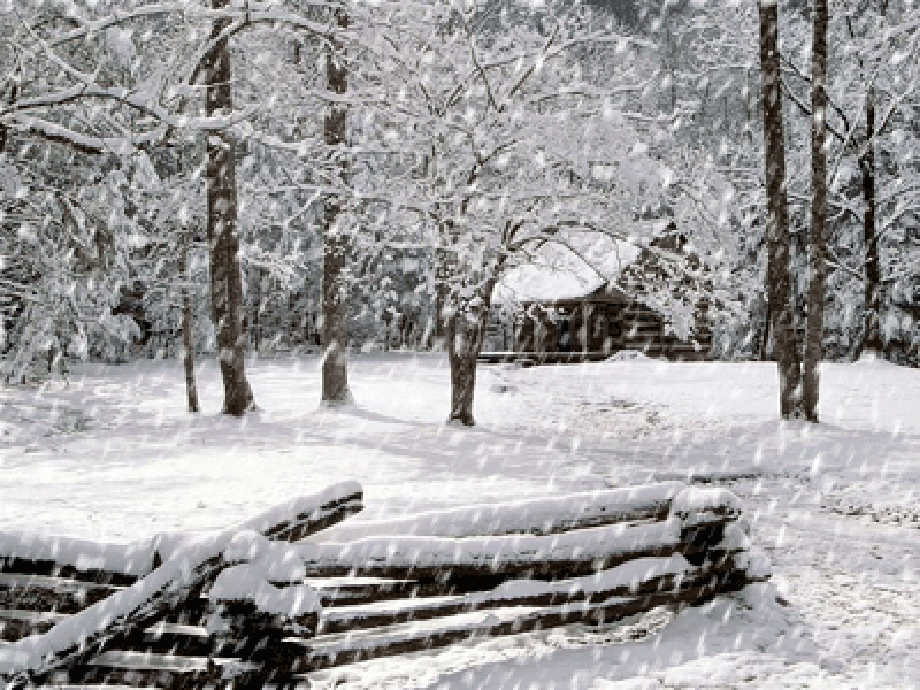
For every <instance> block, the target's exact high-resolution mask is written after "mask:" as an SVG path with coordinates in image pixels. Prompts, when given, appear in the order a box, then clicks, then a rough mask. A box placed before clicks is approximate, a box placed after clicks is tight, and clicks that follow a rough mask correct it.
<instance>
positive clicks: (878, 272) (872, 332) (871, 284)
mask: <svg viewBox="0 0 920 690" xmlns="http://www.w3.org/2000/svg"><path fill="white" fill-rule="evenodd" d="M874 137H875V89H874V88H873V87H872V86H871V85H870V86H869V87H868V88H867V89H866V151H865V153H864V154H863V155H862V156H861V157H860V159H859V167H860V168H861V170H862V188H863V202H864V203H865V207H866V209H865V215H864V216H863V242H864V243H865V247H866V284H865V295H866V325H865V328H866V335H865V340H864V343H863V347H862V348H861V349H862V350H869V351H872V352H876V353H879V352H881V351H882V328H881V318H880V317H881V310H882V300H881V290H880V288H881V282H882V269H881V263H880V262H879V254H878V238H877V237H876V234H875V139H874Z"/></svg>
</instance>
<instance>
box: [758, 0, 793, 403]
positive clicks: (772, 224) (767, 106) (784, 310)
mask: <svg viewBox="0 0 920 690" xmlns="http://www.w3.org/2000/svg"><path fill="white" fill-rule="evenodd" d="M778 23H779V21H778V10H777V3H776V0H760V71H761V79H762V81H763V107H764V163H765V173H766V183H767V253H768V254H767V301H768V303H769V305H770V311H769V313H770V318H771V324H770V330H771V331H772V332H773V342H774V351H775V354H776V359H777V365H778V368H779V380H780V415H781V416H782V418H783V419H794V418H800V417H802V416H803V409H802V407H803V405H802V387H801V378H802V376H801V369H800V366H799V357H798V352H797V349H796V342H795V340H796V339H795V331H794V321H793V306H792V291H791V282H790V279H789V211H788V207H787V204H786V182H785V177H786V165H785V148H784V145H783V110H782V100H781V98H780V93H781V87H782V84H781V75H780V59H779V50H778V47H777V33H778Z"/></svg>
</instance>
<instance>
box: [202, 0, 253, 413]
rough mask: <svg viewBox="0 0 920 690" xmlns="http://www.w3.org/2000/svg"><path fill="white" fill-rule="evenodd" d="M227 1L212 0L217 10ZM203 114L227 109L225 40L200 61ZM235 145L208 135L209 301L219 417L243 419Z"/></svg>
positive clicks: (246, 402) (222, 24) (248, 404)
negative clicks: (220, 385) (220, 386)
mask: <svg viewBox="0 0 920 690" xmlns="http://www.w3.org/2000/svg"><path fill="white" fill-rule="evenodd" d="M229 4H230V0H213V2H212V7H213V8H214V9H215V10H219V9H221V8H223V7H226V6H228V5H229ZM230 21H231V20H230V19H218V20H216V21H215V22H214V28H213V30H212V32H211V39H212V40H213V39H215V38H216V37H217V36H219V35H220V33H221V32H222V31H223V30H224V29H226V28H227V26H228V25H229V24H230ZM204 68H205V69H204V72H205V84H206V85H207V91H206V96H205V114H206V115H208V116H212V115H229V114H230V112H231V109H232V101H231V98H232V85H231V74H230V52H229V50H228V46H227V39H223V40H220V41H217V42H216V43H215V45H214V48H213V49H212V50H211V52H210V53H208V55H207V57H206V58H205V65H204ZM234 155H235V146H234V141H233V137H232V135H231V134H230V132H227V131H221V132H213V133H210V134H209V135H208V145H207V179H208V244H209V246H210V249H211V299H212V302H213V310H214V324H215V327H216V330H217V352H218V360H219V361H220V372H221V377H222V378H223V382H224V407H223V412H224V414H230V415H236V416H242V415H243V414H245V413H246V412H247V411H248V410H251V409H253V408H254V407H255V402H254V400H253V395H252V389H251V388H250V386H249V382H248V381H247V380H246V371H245V361H244V360H245V345H246V343H245V331H244V328H243V324H244V320H245V311H244V305H243V284H242V278H241V276H240V264H239V257H238V253H239V237H238V235H237V201H236V162H235V159H234Z"/></svg>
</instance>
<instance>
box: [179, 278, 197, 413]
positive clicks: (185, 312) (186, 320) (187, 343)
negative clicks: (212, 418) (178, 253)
mask: <svg viewBox="0 0 920 690" xmlns="http://www.w3.org/2000/svg"><path fill="white" fill-rule="evenodd" d="M182 345H183V346H184V347H185V357H184V360H185V392H186V393H187V394H188V411H189V412H198V410H199V408H198V386H197V384H196V383H195V344H194V339H193V337H192V300H191V298H190V297H189V295H188V293H186V294H184V295H182Z"/></svg>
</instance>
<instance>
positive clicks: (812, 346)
mask: <svg viewBox="0 0 920 690" xmlns="http://www.w3.org/2000/svg"><path fill="white" fill-rule="evenodd" d="M814 3H815V4H814V13H813V17H812V20H813V25H814V26H813V29H812V32H813V35H812V42H813V44H812V50H811V112H812V121H811V228H810V232H809V237H808V239H809V245H810V247H809V249H810V251H809V260H810V263H811V276H810V279H809V282H808V318H807V321H806V325H805V366H804V367H803V372H802V377H803V382H804V399H805V400H804V401H805V417H806V419H808V421H810V422H817V421H818V398H819V389H820V382H821V381H820V372H819V365H820V363H821V355H822V348H821V343H822V339H823V336H824V299H825V293H826V291H827V23H828V8H827V0H814Z"/></svg>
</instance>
